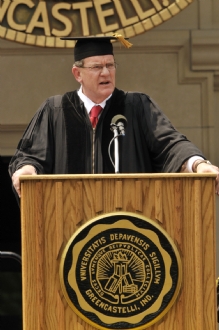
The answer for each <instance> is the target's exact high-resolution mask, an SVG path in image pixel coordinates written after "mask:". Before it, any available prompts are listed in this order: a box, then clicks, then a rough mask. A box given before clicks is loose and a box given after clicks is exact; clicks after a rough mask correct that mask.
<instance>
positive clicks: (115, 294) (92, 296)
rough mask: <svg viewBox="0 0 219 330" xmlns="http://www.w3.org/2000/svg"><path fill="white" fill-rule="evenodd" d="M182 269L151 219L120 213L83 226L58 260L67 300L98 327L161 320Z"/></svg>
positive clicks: (142, 326) (128, 326) (133, 325)
mask: <svg viewBox="0 0 219 330" xmlns="http://www.w3.org/2000/svg"><path fill="white" fill-rule="evenodd" d="M181 273H182V270H181V261H180V257H179V253H178V251H177V249H176V247H175V245H174V243H173V241H172V240H171V238H170V237H169V236H168V234H167V233H166V232H165V231H164V230H163V229H162V228H161V227H160V226H159V225H157V224H156V223H155V222H153V221H152V220H150V219H147V218H145V217H142V216H138V215H136V214H132V213H120V212H118V213H110V214H106V215H104V216H100V217H97V218H95V219H92V220H90V221H88V222H87V223H86V224H85V225H84V226H82V227H81V228H80V229H79V230H78V231H77V232H76V233H75V234H74V235H73V236H72V238H71V239H70V240H69V242H68V244H67V246H66V248H65V250H64V252H63V255H62V260H61V264H60V279H61V286H62V290H63V293H64V296H65V298H66V300H67V302H68V304H69V305H70V307H71V308H72V309H73V310H74V312H75V313H77V314H78V315H79V316H80V317H81V318H83V319H84V320H85V321H86V322H87V323H90V324H91V325H93V326H94V327H96V328H99V329H135V328H137V329H145V328H147V327H149V326H151V325H152V324H154V323H155V322H157V321H158V320H160V319H161V318H162V317H163V315H164V314H165V313H167V312H168V310H169V309H170V307H171V306H172V305H173V303H174V301H175V300H176V298H177V295H178V293H179V289H180V284H181V277H182V276H181Z"/></svg>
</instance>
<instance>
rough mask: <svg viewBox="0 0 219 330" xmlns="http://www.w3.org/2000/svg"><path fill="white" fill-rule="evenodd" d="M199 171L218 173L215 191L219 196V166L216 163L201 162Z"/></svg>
mask: <svg viewBox="0 0 219 330" xmlns="http://www.w3.org/2000/svg"><path fill="white" fill-rule="evenodd" d="M197 173H216V174H217V177H216V181H215V193H216V194H217V195H218V196H219V168H218V167H217V166H215V165H209V164H206V163H200V164H198V166H197Z"/></svg>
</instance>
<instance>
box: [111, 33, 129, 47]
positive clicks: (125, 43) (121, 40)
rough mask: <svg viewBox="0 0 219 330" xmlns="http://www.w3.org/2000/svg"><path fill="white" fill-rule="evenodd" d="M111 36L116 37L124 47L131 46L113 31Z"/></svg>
mask: <svg viewBox="0 0 219 330" xmlns="http://www.w3.org/2000/svg"><path fill="white" fill-rule="evenodd" d="M113 37H115V38H117V39H118V40H119V41H120V42H121V44H122V45H123V46H125V47H126V48H130V47H132V44H131V42H129V41H127V40H126V39H125V38H124V37H123V36H122V35H121V34H118V33H113Z"/></svg>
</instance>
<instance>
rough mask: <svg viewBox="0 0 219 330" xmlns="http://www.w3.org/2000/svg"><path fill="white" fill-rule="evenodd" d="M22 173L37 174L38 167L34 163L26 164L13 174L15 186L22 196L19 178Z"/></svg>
mask: <svg viewBox="0 0 219 330" xmlns="http://www.w3.org/2000/svg"><path fill="white" fill-rule="evenodd" d="M21 175H37V173H36V169H35V167H33V166H32V165H24V166H23V167H21V168H19V170H17V171H16V172H14V174H13V175H12V182H13V186H14V189H15V190H16V192H17V194H18V196H19V197H21V185H20V180H19V178H20V176H21Z"/></svg>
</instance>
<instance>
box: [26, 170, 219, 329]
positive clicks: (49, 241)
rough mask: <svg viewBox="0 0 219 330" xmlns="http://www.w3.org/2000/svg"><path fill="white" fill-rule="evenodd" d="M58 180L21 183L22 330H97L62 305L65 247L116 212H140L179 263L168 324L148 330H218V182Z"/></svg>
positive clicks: (198, 179)
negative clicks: (86, 226)
mask: <svg viewBox="0 0 219 330" xmlns="http://www.w3.org/2000/svg"><path fill="white" fill-rule="evenodd" d="M57 180H58V181H57ZM57 180H54V178H50V177H45V178H40V181H39V180H36V179H35V178H34V179H33V180H31V179H29V180H25V181H24V182H22V195H23V196H25V197H23V198H22V200H21V212H22V259H23V260H22V263H23V265H22V267H23V274H22V279H23V321H24V330H29V329H31V330H60V329H62V330H70V329H75V330H94V329H95V328H94V327H92V326H91V325H89V324H87V323H86V322H85V321H84V320H82V319H81V318H80V317H79V316H77V315H76V314H75V313H74V312H73V311H72V310H71V308H70V307H69V306H68V304H67V302H66V301H65V298H64V297H63V294H62V290H61V287H60V281H59V263H60V258H61V253H62V251H63V249H64V247H65V245H66V244H67V242H68V240H69V239H70V238H71V236H72V235H73V234H74V233H75V231H76V230H77V229H78V228H80V226H81V225H82V224H83V223H85V222H86V221H88V220H90V219H91V218H93V217H95V216H97V215H99V214H105V213H109V212H116V211H118V210H119V211H125V212H142V213H141V214H143V215H144V216H146V217H148V218H150V219H153V220H154V221H155V222H157V223H158V224H159V225H160V226H161V227H162V228H163V229H165V230H166V231H167V233H168V234H169V236H170V237H171V238H172V239H173V241H174V242H175V244H176V246H177V248H178V251H179V253H180V256H181V259H182V267H183V279H182V288H181V292H180V294H179V296H178V298H177V300H176V302H175V303H174V305H173V306H172V307H171V309H170V310H169V311H168V313H167V314H166V315H165V316H164V317H163V319H162V320H161V321H160V322H159V323H157V324H154V325H153V326H151V327H149V328H148V329H149V330H166V329H168V330H176V329H177V330H191V329H199V330H206V329H211V330H216V326H217V323H216V290H215V280H216V274H215V199H214V198H215V197H214V178H213V177H204V176H202V177H199V176H196V177H195V176H194V175H193V176H189V175H187V176H183V175H182V176H181V175H178V176H176V175H175V176H174V175H173V176H170V175H167V176H165V175H162V176H158V175H157V176H151V177H147V176H146V177H144V176H136V177H135V176H134V175H133V176H128V177H126V178H119V177H116V178H115V177H102V176H100V177H99V178H97V177H92V176H90V177H88V176H87V177H86V176H85V178H84V179H83V178H81V177H75V178H71V177H68V178H65V177H62V178H61V177H58V178H57ZM99 196H101V198H99ZM34 201H35V202H34ZM145 328H146V327H145Z"/></svg>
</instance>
